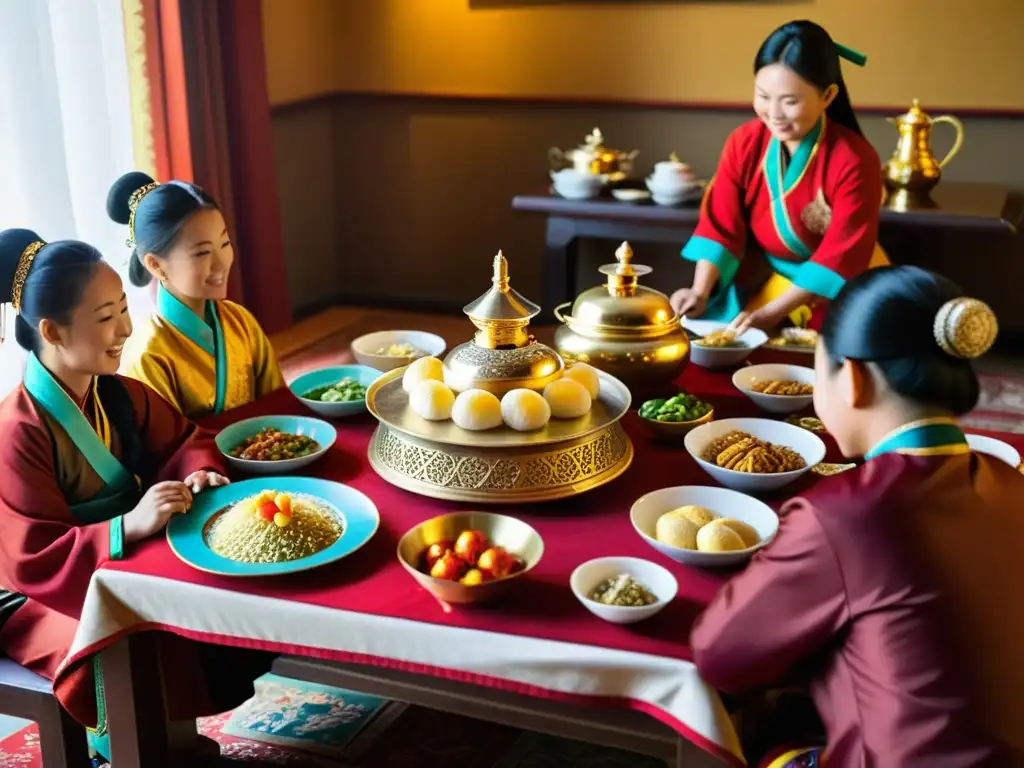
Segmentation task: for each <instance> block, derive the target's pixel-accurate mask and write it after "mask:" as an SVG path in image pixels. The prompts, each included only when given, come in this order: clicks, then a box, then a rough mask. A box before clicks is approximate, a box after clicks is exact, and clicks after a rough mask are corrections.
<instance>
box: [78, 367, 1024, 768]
mask: <svg viewBox="0 0 1024 768" xmlns="http://www.w3.org/2000/svg"><path fill="white" fill-rule="evenodd" d="M773 354H774V355H775V357H776V358H777V357H778V355H779V354H780V353H770V352H767V350H765V351H764V353H763V354H761V353H755V354H754V355H753V356H752V358H751V360H752V361H753V362H758V361H764V360H765V359H770V358H771V355H773ZM784 359H785V360H787V361H789V362H796V363H798V364H803V365H808V366H810V365H812V362H811V358H810V356H801V355H798V354H796V353H785V354H784ZM731 373H732V372H731V371H709V370H705V369H702V368H699V367H697V366H695V365H690V366H689V367H688V368H687V369H686V370H685V371H684V373H683V374H682V376H681V378H680V379H679V381H678V382H677V384H678V385H679V386H680V387H682V388H685V389H686V390H687V391H689V392H690V393H692V394H694V395H696V396H698V397H700V398H702V399H705V400H707V401H709V402H710V403H711V404H712V405H713V406H714V409H715V418H716V419H721V418H728V417H742V416H762V417H766V418H781V417H779V416H771V415H770V414H764V413H761V412H760V411H759V410H758V408H757V406H756V405H755V404H754V403H752V402H751V401H750V400H749V399H747V398H746V397H745V396H744V395H743V394H742V393H741V392H739V391H738V390H736V389H735V388H734V387H733V385H732V381H731ZM636 405H638V404H637V403H634V406H636ZM271 414H274V415H296V414H301V415H312V414H310V412H309V411H308V409H307V407H306V406H305V405H303V403H302V402H301V401H300V400H299V399H298V398H296V397H295V396H294V395H293V394H292V393H291V392H290V391H289V390H287V389H282V390H279V391H277V392H275V393H272V394H270V395H268V396H266V397H263V398H261V399H259V400H257V401H255V402H253V403H251V404H249V405H248V406H244V407H241V408H238V409H235V410H232V411H230V412H227V413H225V414H222V415H220V416H217V417H215V418H213V419H211V420H210V421H209V422H208V424H207V425H208V426H209V427H211V428H213V429H220V428H223V427H225V426H227V425H228V424H230V423H233V422H236V421H238V420H241V419H245V418H250V417H253V416H260V415H271ZM622 424H623V427H624V429H625V432H626V434H627V435H628V437H629V439H630V440H631V442H632V443H633V446H634V451H635V452H634V458H633V462H632V465H631V467H630V468H629V469H628V470H627V471H626V472H625V473H624V474H623V475H622V476H620V477H619V478H618V479H616V480H614V481H612V482H611V483H609V484H607V485H605V486H602V487H600V488H598V489H595V490H591V491H588V492H586V493H580V494H578V495H575V496H572V497H569V498H565V499H562V500H560V501H550V502H544V503H532V504H525V503H523V504H500V505H498V504H492V505H481V504H472V505H470V504H466V503H457V502H452V501H444V500H439V499H434V498H427V497H424V496H419V495H415V494H413V493H410V492H407V491H405V490H401V489H399V488H397V487H395V486H393V485H390V484H389V483H387V482H386V481H385V480H383V479H382V478H381V477H379V476H378V475H377V474H376V473H375V471H374V470H373V469H372V468H371V466H370V461H369V458H368V454H367V451H368V448H369V445H370V442H371V437H372V435H373V432H374V429H375V427H376V425H377V422H376V420H375V419H374V418H373V417H372V416H371V415H370V414H369V413H362V414H359V415H356V416H351V417H348V418H344V419H338V420H336V421H334V426H335V428H336V430H337V440H336V442H335V443H334V444H333V445H332V446H331V447H330V449H329V450H328V451H327V452H326V454H325V455H324V456H323V457H322V458H321V459H319V460H318V461H317V462H316V463H314V464H312V465H310V466H309V467H307V468H306V469H305V470H303V474H304V475H307V476H310V477H316V478H321V479H324V480H330V481H334V482H337V483H343V484H345V485H348V486H350V487H352V488H355V489H357V490H359V491H361V492H362V493H364V494H365V495H366V496H368V497H369V498H370V499H371V500H372V501H373V503H374V504H375V505H376V507H377V509H378V511H379V515H380V525H379V528H378V530H377V532H376V533H375V535H374V536H373V537H372V538H371V539H370V540H369V541H368V543H366V544H365V545H364V546H363V547H362V548H360V549H358V550H357V551H355V552H354V553H352V554H350V555H349V556H347V557H345V558H343V559H341V560H339V561H337V562H334V563H331V564H328V565H324V566H322V567H319V568H316V569H313V570H308V571H304V572H297V573H291V574H287V575H280V576H274V577H258V578H238V577H228V576H223V575H217V574H213V573H207V572H204V571H201V570H197V569H196V568H194V567H192V566H191V565H189V564H188V563H186V562H184V561H183V560H181V559H179V558H178V557H177V556H176V555H175V553H174V551H173V550H172V548H171V547H170V546H169V544H168V541H167V540H166V538H165V537H163V536H159V537H155V538H153V539H150V540H148V541H146V542H144V543H141V544H139V545H137V546H135V547H133V548H132V549H131V551H130V552H128V553H127V554H126V557H125V558H124V559H122V560H118V561H110V562H106V563H104V564H103V565H102V567H100V568H99V569H98V570H97V571H96V573H95V574H94V576H93V578H92V581H91V584H90V587H89V591H88V595H87V597H86V601H85V605H84V608H83V611H82V616H81V622H80V624H79V628H78V632H77V634H76V636H75V639H74V643H73V646H72V648H71V650H70V653H69V656H68V658H67V660H66V662H65V664H64V665H63V667H62V670H61V674H68V673H70V672H71V671H73V670H75V669H76V668H78V666H79V665H84V664H89V663H92V662H93V660H94V659H96V658H97V657H98V658H99V659H100V662H101V666H102V669H103V688H104V694H105V696H104V698H105V705H106V722H107V728H108V730H109V734H110V739H111V752H112V754H111V755H110V756H109V757H110V758H111V760H112V763H113V765H115V766H117V768H133V766H141V767H142V768H150V766H160V765H163V764H165V763H164V761H165V759H166V756H167V733H168V729H167V727H166V712H165V711H164V709H163V702H162V697H161V696H159V695H154V693H153V691H152V689H151V687H149V688H147V687H145V686H144V684H143V683H142V682H140V681H141V680H142V679H143V672H144V670H143V667H144V666H145V665H146V663H147V662H146V661H145V659H146V656H145V654H144V653H143V652H142V650H141V649H142V648H143V644H144V642H145V638H146V637H147V636H150V637H151V636H152V634H153V633H172V634H173V635H176V636H178V637H179V638H185V639H186V640H189V641H196V642H203V643H212V644H216V645H220V646H229V647H237V648H250V649H259V650H263V651H267V652H270V653H273V654H277V655H278V656H277V660H276V661H275V662H274V671H275V672H277V673H279V674H282V675H286V676H289V677H292V678H296V679H303V680H308V681H311V682H319V683H324V684H329V685H337V686H339V687H343V688H347V689H349V690H359V691H361V692H364V693H369V694H375V695H380V696H384V697H388V698H391V699H393V700H397V701H404V702H408V703H412V704H419V705H422V706H428V707H434V708H437V709H442V710H447V711H450V712H455V713H459V714H465V715H471V716H473V717H478V718H481V719H485V720H492V721H496V722H501V723H504V724H507V725H512V726H515V727H520V728H526V729H532V730H538V731H544V732H548V733H552V734H556V735H561V736H567V737H571V738H577V739H580V740H585V741H592V742H595V743H600V744H605V745H609V746H615V747H620V748H626V749H632V750H634V751H637V752H641V753H645V754H649V755H654V756H657V757H660V758H662V759H664V760H666V762H667V763H668V764H670V765H679V766H681V765H686V766H700V765H722V764H725V765H745V762H744V758H743V754H742V750H741V747H740V742H739V738H738V734H737V733H736V730H735V729H734V726H733V722H732V720H731V719H730V716H729V713H728V712H727V710H726V708H725V706H724V704H723V701H722V699H721V697H720V696H719V694H718V692H716V691H715V690H714V689H713V688H712V687H711V686H709V685H708V684H706V683H705V682H704V681H703V680H702V679H701V677H700V675H699V673H698V671H697V668H696V666H695V665H694V663H693V660H692V656H691V652H690V647H689V634H690V629H691V627H692V625H693V623H694V621H695V619H696V617H697V616H698V615H699V613H700V612H701V610H702V609H703V608H704V607H705V606H706V605H707V604H708V603H709V602H710V600H711V599H712V598H713V597H714V595H715V593H716V591H717V590H718V589H719V587H720V586H721V585H722V584H723V583H724V582H725V581H726V580H727V579H728V578H729V575H730V573H731V572H730V571H728V570H707V569H698V568H695V567H688V566H686V565H682V564H680V563H677V562H675V561H673V560H670V559H668V558H667V557H665V556H663V555H661V554H660V553H658V552H657V551H655V550H654V549H653V548H652V547H651V546H650V545H649V544H648V543H646V541H645V540H644V539H643V538H641V536H640V535H639V534H638V533H637V532H636V531H635V530H634V527H633V525H632V523H631V518H630V508H631V506H632V505H633V503H634V502H635V501H636V500H637V499H638V498H640V497H641V496H643V495H644V494H646V493H648V492H651V491H654V490H657V489H660V488H665V487H670V486H685V485H714V484H715V483H714V481H713V480H712V479H711V478H710V477H709V476H708V475H707V474H705V472H704V471H703V470H702V469H701V468H700V466H699V465H698V464H697V462H696V461H695V460H694V459H693V458H692V457H691V456H690V455H689V453H688V452H687V451H686V449H685V447H684V446H683V444H682V441H681V440H676V441H673V442H664V441H662V440H659V439H657V438H656V437H655V436H654V435H653V434H652V433H650V432H649V431H648V430H647V428H646V425H645V424H644V423H643V422H642V421H641V419H640V418H639V417H638V415H637V413H636V411H635V410H631V411H630V412H628V413H627V414H626V415H625V416H624V417H623V421H622ZM989 434H992V433H989ZM993 436H997V437H999V438H1000V439H1002V440H1005V441H1006V442H1009V443H1011V444H1012V445H1014V447H1016V448H1018V449H1022V448H1024V436H1015V435H994V434H993ZM822 438H823V440H824V441H825V444H826V448H827V453H826V458H825V460H826V461H827V462H841V461H844V459H843V458H842V457H841V456H840V454H839V452H838V449H837V446H836V445H835V443H834V441H833V440H832V439H831V438H830V437H829V436H828V435H822ZM233 479H241V478H240V477H237V478H236V477H233ZM819 482H828V478H827V477H821V476H819V475H817V474H815V473H813V472H808V473H807V474H806V475H805V476H804V477H802V478H801V479H800V480H799V481H797V483H795V484H793V485H790V486H788V487H786V488H783V489H781V490H780V491H778V492H775V493H774V494H772V495H769V496H765V497H763V498H764V500H765V501H767V502H769V503H770V504H772V505H773V506H777V505H778V504H780V503H781V502H782V501H784V500H785V499H786V498H788V497H789V496H791V495H793V494H795V493H799V492H800V491H801V489H803V488H806V487H808V486H809V485H810V484H813V483H819ZM267 485H268V487H273V480H272V478H267ZM470 509H486V510H487V511H492V512H500V513H502V514H507V515H512V516H514V517H517V518H519V519H521V520H523V521H525V522H527V523H528V524H529V525H531V526H533V527H534V529H536V531H537V532H538V533H539V534H540V535H541V537H542V538H543V542H544V553H543V556H542V558H541V560H540V562H539V563H537V565H536V566H535V567H534V568H533V569H532V570H531V571H530V572H529V573H527V574H524V576H523V577H522V578H520V579H518V581H517V583H516V584H515V585H514V588H511V589H509V590H508V592H507V594H506V595H505V596H504V597H503V598H502V599H501V600H499V601H496V602H494V603H490V604H484V605H449V604H447V603H444V602H443V601H440V600H438V599H437V598H435V597H433V596H432V595H431V594H430V593H429V592H427V591H425V590H424V589H422V588H421V587H420V586H419V585H418V584H417V582H416V581H415V580H414V579H413V578H411V576H410V575H409V574H408V573H407V572H406V571H405V569H404V567H403V566H402V564H401V563H400V562H399V559H398V556H397V546H398V541H399V539H400V537H401V536H402V535H403V534H404V533H405V532H406V531H408V530H409V529H411V528H412V527H414V526H416V525H417V524H419V523H421V522H423V521H424V520H427V519H430V518H433V517H435V516H438V515H442V514H445V513H449V512H455V511H466V510H470ZM603 556H630V557H640V558H646V559H649V560H652V561H655V562H657V563H659V564H660V565H662V566H664V567H665V568H667V569H668V570H669V571H670V572H671V573H672V575H673V576H674V577H675V578H676V580H677V581H678V593H677V595H676V597H675V598H674V599H673V600H672V601H671V602H670V604H669V605H668V606H666V607H665V609H664V610H662V611H661V612H660V613H658V614H657V615H656V616H654V617H653V618H651V619H648V620H646V621H643V622H639V623H636V624H630V625H620V624H611V623H608V622H605V621H603V620H602V619H600V618H598V617H597V616H595V615H594V614H592V613H590V612H589V611H588V610H587V609H586V608H585V607H584V606H583V605H581V604H580V602H579V601H578V599H577V598H576V596H575V595H574V593H573V592H572V590H571V588H570V584H569V579H570V575H571V574H572V572H573V570H574V569H575V568H576V567H577V566H579V565H580V564H581V563H583V562H585V561H588V560H590V559H592V558H597V557H603ZM145 679H146V680H150V681H151V680H152V678H151V676H150V677H146V678H145ZM150 686H151V682H150Z"/></svg>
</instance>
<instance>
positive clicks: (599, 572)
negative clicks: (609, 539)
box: [569, 557, 679, 624]
mask: <svg viewBox="0 0 1024 768" xmlns="http://www.w3.org/2000/svg"><path fill="white" fill-rule="evenodd" d="M623 573H625V574H628V575H629V576H632V577H633V580H634V581H637V582H639V583H640V584H641V585H643V586H644V587H646V588H647V590H648V591H649V592H650V593H651V594H652V595H654V596H655V597H656V598H658V602H656V603H653V604H652V605H641V606H632V605H605V604H604V603H598V602H596V601H594V600H591V599H590V598H589V597H587V595H589V594H590V593H591V592H592V591H593V590H594V589H595V588H596V587H597V586H598V585H599V584H600V583H601V582H602V581H604V580H605V579H611V578H614V577H615V576H618V575H620V574H623ZM569 586H570V587H572V591H573V594H574V595H576V597H577V599H578V600H579V601H580V602H581V603H583V606H584V607H585V608H586V609H587V610H588V611H590V612H591V613H592V614H594V615H595V616H597V617H599V618H602V619H604V620H605V621H610V622H611V623H612V624H633V623H635V622H637V621H643V620H644V619H649V618H651V616H654V615H655V614H656V613H658V612H659V611H661V609H662V608H664V607H665V606H666V605H668V604H669V603H670V602H672V600H673V599H674V598H675V596H676V592H677V591H678V590H679V584H678V583H676V577H675V576H673V575H672V574H671V573H669V572H668V571H667V570H666V569H665V568H663V567H662V566H660V565H658V564H657V563H652V562H651V561H650V560H642V559H641V558H639V557H599V558H597V559H596V560H588V561H587V562H585V563H583V565H581V566H579V567H578V568H576V570H575V571H573V572H572V576H570V577H569Z"/></svg>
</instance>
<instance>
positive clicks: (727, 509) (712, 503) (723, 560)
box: [629, 485, 779, 567]
mask: <svg viewBox="0 0 1024 768" xmlns="http://www.w3.org/2000/svg"><path fill="white" fill-rule="evenodd" d="M691 504H692V505H694V506H698V507H704V508H705V509H709V510H711V511H712V512H714V513H715V514H716V515H718V517H731V518H733V519H735V520H739V521H741V522H744V523H747V524H748V525H750V526H752V527H753V528H754V530H756V531H757V534H758V536H760V537H761V541H760V542H758V543H757V544H756V545H755V546H753V547H748V548H747V549H742V550H737V551H736V552H700V551H698V550H695V549H683V548H682V547H673V546H672V545H671V544H665V543H663V542H661V541H658V540H657V539H656V538H655V536H654V532H655V530H656V526H657V524H658V518H659V517H661V516H662V515H663V514H665V513H666V512H671V511H672V510H673V509H679V507H685V506H688V505H691ZM629 519H630V520H631V521H632V522H633V528H635V529H636V532H637V533H639V534H640V536H641V537H642V538H643V540H644V541H646V542H647V543H648V544H650V545H651V546H652V547H654V548H655V549H656V550H658V551H659V552H661V554H663V555H665V557H669V558H671V559H673V560H675V561H676V562H677V563H685V564H686V565H697V566H701V567H719V566H729V565H736V564H737V563H742V562H744V561H746V560H747V559H748V558H749V557H750V556H751V555H753V554H754V553H755V552H756V551H757V550H759V549H761V547H763V546H765V545H766V544H767V543H768V542H770V541H771V540H772V539H773V538H775V534H776V532H777V531H778V530H779V516H778V515H777V514H775V510H773V509H772V508H771V507H769V506H768V505H767V504H765V503H764V502H763V501H759V500H758V499H755V498H754V497H753V496H747V495H746V494H745V493H740V492H739V491H731V490H729V489H728V488H714V487H712V486H708V485H680V486H676V487H675V488H662V489H661V490H659V491H652V492H651V493H647V494H644V495H643V496H641V497H640V498H639V499H637V500H636V501H635V502H634V503H633V507H632V509H630V510H629Z"/></svg>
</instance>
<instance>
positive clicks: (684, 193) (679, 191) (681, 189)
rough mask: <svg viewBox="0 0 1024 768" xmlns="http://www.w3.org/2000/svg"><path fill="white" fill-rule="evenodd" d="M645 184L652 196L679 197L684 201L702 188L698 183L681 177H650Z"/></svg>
mask: <svg viewBox="0 0 1024 768" xmlns="http://www.w3.org/2000/svg"><path fill="white" fill-rule="evenodd" d="M644 183H645V184H646V185H647V188H648V189H649V190H650V191H651V193H652V194H655V195H660V196H662V197H666V198H669V197H677V198H679V199H684V198H686V197H689V196H691V195H692V194H693V193H694V192H695V191H696V190H697V189H699V188H700V184H699V183H698V182H696V181H690V180H688V179H685V178H683V177H681V176H672V175H669V176H658V175H654V176H648V177H647V178H646V179H645V180H644Z"/></svg>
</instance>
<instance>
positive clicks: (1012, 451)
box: [967, 435, 1020, 469]
mask: <svg viewBox="0 0 1024 768" xmlns="http://www.w3.org/2000/svg"><path fill="white" fill-rule="evenodd" d="M967 445H969V446H970V448H971V450H972V451H974V452H975V453H984V454H987V455H989V456H994V457H995V458H997V459H999V460H1001V461H1004V462H1006V463H1007V464H1009V465H1010V466H1011V467H1013V468H1014V469H1017V468H1018V467H1019V466H1020V451H1018V450H1017V449H1016V448H1014V447H1013V446H1012V445H1010V444H1009V443H1004V442H1003V441H1002V440H997V439H996V438H994V437H987V436H986V435H968V436H967Z"/></svg>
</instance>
